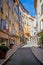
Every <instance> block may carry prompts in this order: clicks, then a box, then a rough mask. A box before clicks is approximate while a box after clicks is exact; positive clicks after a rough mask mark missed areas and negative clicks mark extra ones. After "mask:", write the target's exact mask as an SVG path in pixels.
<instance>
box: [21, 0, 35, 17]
mask: <svg viewBox="0 0 43 65" xmlns="http://www.w3.org/2000/svg"><path fill="white" fill-rule="evenodd" d="M20 1H21V3H22V4H23V6H24V7H25V9H26V10H27V11H28V12H29V14H30V15H32V16H35V15H36V12H35V8H34V0H20Z"/></svg>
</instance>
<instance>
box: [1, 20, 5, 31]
mask: <svg viewBox="0 0 43 65" xmlns="http://www.w3.org/2000/svg"><path fill="white" fill-rule="evenodd" d="M5 29H6V20H2V30H5Z"/></svg>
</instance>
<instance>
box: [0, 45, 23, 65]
mask: <svg viewBox="0 0 43 65" xmlns="http://www.w3.org/2000/svg"><path fill="white" fill-rule="evenodd" d="M22 46H23V45H19V46H18V47H17V48H16V49H15V50H14V52H13V53H12V54H11V55H10V56H8V57H7V58H6V59H4V60H3V62H2V63H1V64H0V65H4V64H5V63H6V62H7V61H8V60H9V59H10V58H11V57H12V55H13V54H14V53H15V52H16V51H17V49H19V48H21V47H22Z"/></svg>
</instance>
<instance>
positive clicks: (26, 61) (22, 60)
mask: <svg viewBox="0 0 43 65" xmlns="http://www.w3.org/2000/svg"><path fill="white" fill-rule="evenodd" d="M4 65H42V64H41V63H40V62H39V61H38V60H37V59H36V58H35V56H34V55H33V53H32V52H31V49H30V48H20V49H18V50H17V51H16V53H15V54H14V55H13V56H12V57H11V58H10V59H9V60H8V61H7V62H6V64H4Z"/></svg>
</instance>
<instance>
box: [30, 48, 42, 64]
mask: <svg viewBox="0 0 43 65" xmlns="http://www.w3.org/2000/svg"><path fill="white" fill-rule="evenodd" d="M30 49H31V51H32V48H30ZM32 54H33V55H34V57H35V58H36V59H37V60H38V61H39V62H40V63H41V65H43V63H42V62H41V61H40V60H39V59H38V58H37V57H36V55H35V54H34V52H33V51H32Z"/></svg>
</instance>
